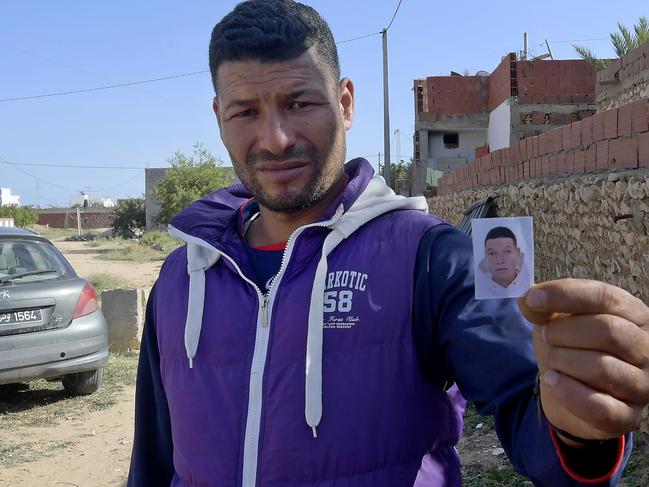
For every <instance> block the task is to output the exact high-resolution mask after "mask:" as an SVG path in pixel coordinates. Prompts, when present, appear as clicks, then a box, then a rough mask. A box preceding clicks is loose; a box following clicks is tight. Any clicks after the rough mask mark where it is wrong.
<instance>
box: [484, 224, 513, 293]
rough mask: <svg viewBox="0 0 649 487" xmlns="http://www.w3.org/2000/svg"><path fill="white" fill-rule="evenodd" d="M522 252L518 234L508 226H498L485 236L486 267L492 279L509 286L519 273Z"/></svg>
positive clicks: (501, 284) (503, 285)
mask: <svg viewBox="0 0 649 487" xmlns="http://www.w3.org/2000/svg"><path fill="white" fill-rule="evenodd" d="M521 257H522V253H521V251H520V249H519V248H518V245H517V242H516V236H515V235H514V233H513V232H512V231H511V230H510V229H509V228H507V227H496V228H493V229H491V230H490V231H489V233H488V234H487V237H486V238H485V268H486V270H487V271H488V272H489V273H490V274H491V279H492V280H493V281H494V282H495V283H497V284H499V285H500V286H502V287H507V286H509V285H510V284H511V283H512V281H513V280H514V279H515V278H516V276H517V275H518V272H519V270H520V265H521Z"/></svg>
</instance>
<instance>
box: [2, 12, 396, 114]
mask: <svg viewBox="0 0 649 487" xmlns="http://www.w3.org/2000/svg"><path fill="white" fill-rule="evenodd" d="M401 1H403V0H401ZM401 1H400V2H399V5H401ZM397 11H399V7H397ZM394 15H395V16H396V15H397V12H395V13H394ZM392 20H394V16H393V17H392ZM390 25H392V21H390ZM388 28H390V27H389V26H388ZM379 34H381V33H380V32H374V33H372V34H366V35H362V36H359V37H353V38H351V39H345V40H343V41H340V42H337V43H336V44H345V43H347V42H353V41H358V40H361V39H365V38H367V37H372V36H375V35H379ZM209 72H210V71H209V70H208V69H204V70H201V71H193V72H191V73H181V74H174V75H171V76H163V77H161V78H152V79H144V80H139V81H130V82H128V83H118V84H115V85H107V86H97V87H94V88H83V89H80V90H69V91H58V92H55V93H43V94H40V95H29V96H17V97H13V98H0V102H8V101H20V100H33V99H36V98H48V97H53V96H65V95H76V94H79V93H89V92H93V91H103V90H112V89H115V88H123V87H125V86H134V85H142V84H145V83H157V82H159V81H167V80H170V79H177V78H183V77H187V76H196V75H198V74H206V73H209Z"/></svg>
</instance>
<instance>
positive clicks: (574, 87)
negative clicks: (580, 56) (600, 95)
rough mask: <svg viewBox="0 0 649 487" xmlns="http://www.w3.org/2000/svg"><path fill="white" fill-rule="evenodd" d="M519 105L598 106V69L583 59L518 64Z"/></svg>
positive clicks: (522, 62)
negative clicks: (596, 94)
mask: <svg viewBox="0 0 649 487" xmlns="http://www.w3.org/2000/svg"><path fill="white" fill-rule="evenodd" d="M516 80H517V84H518V103H519V104H520V105H528V104H536V103H551V104H557V103H558V104H561V105H567V104H572V103H595V70H594V69H593V67H592V66H591V65H590V64H589V63H588V62H586V61H583V60H569V61H566V60H562V61H547V60H543V61H518V62H517V63H516Z"/></svg>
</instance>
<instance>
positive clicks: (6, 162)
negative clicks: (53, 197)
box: [0, 156, 76, 191]
mask: <svg viewBox="0 0 649 487" xmlns="http://www.w3.org/2000/svg"><path fill="white" fill-rule="evenodd" d="M0 162H2V163H5V164H9V165H10V166H13V167H14V168H15V169H17V170H18V171H20V172H21V173H23V174H26V175H27V176H29V177H31V178H34V179H36V180H37V181H40V182H41V183H45V184H49V185H50V186H54V187H55V188H59V189H65V190H66V191H76V190H74V189H72V188H68V187H67V186H63V185H61V184H56V183H52V182H51V181H48V180H47V179H43V178H40V177H38V176H34V175H33V174H32V173H30V172H27V171H25V170H24V169H22V168H20V167H18V166H16V165H15V164H12V163H11V162H9V161H8V160H6V159H5V158H4V157H1V156H0Z"/></svg>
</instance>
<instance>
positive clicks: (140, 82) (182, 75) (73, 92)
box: [0, 70, 209, 102]
mask: <svg viewBox="0 0 649 487" xmlns="http://www.w3.org/2000/svg"><path fill="white" fill-rule="evenodd" d="M205 73H209V70H203V71H194V72H192V73H182V74H175V75H172V76H164V77H162V78H153V79H145V80H140V81H131V82H129V83H120V84H116V85H108V86H99V87H96V88H84V89H82V90H72V91H60V92H57V93H45V94H41V95H31V96H18V97H15V98H2V99H0V102H6V101H18V100H33V99H34V98H46V97H51V96H63V95H74V94H77V93H88V92H91V91H102V90H112V89H113V88H122V87H124V86H133V85H142V84H145V83H155V82H158V81H166V80H170V79H176V78H183V77H186V76H196V75H197V74H205Z"/></svg>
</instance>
